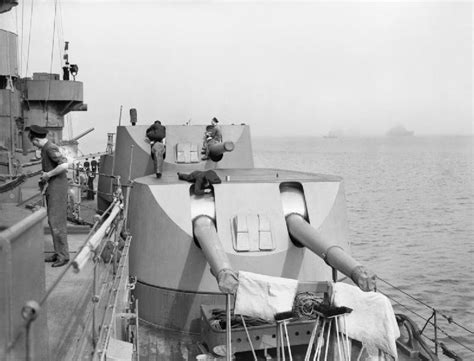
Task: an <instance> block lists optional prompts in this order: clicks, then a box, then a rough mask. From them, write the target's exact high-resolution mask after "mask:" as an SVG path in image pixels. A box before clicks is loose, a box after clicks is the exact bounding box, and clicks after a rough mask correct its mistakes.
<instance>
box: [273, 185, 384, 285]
mask: <svg viewBox="0 0 474 361" xmlns="http://www.w3.org/2000/svg"><path fill="white" fill-rule="evenodd" d="M282 200H283V208H284V213H285V217H286V225H287V227H288V232H289V234H290V236H291V237H292V239H293V240H295V241H296V242H298V243H300V244H301V245H302V246H304V247H306V248H308V249H309V250H311V251H312V252H314V253H315V254H317V255H318V256H319V257H321V258H322V259H323V260H324V261H325V262H326V263H327V264H328V265H329V266H331V267H333V268H334V269H336V270H338V271H339V272H341V273H343V274H344V275H346V276H347V277H350V278H351V279H352V281H354V283H355V284H356V285H358V286H359V288H360V289H361V290H363V291H374V290H375V288H376V284H375V281H376V275H375V274H374V273H373V272H371V271H370V270H368V269H367V268H366V267H364V266H363V265H362V264H360V263H359V262H358V261H356V260H355V259H354V258H352V257H351V256H350V255H349V254H348V253H346V252H345V251H344V249H343V248H342V247H341V246H339V245H337V244H334V243H333V242H331V241H330V240H329V239H327V238H325V237H324V236H323V235H322V234H321V233H320V232H318V231H317V230H316V229H315V228H314V227H313V226H311V224H309V223H308V222H307V221H306V219H305V217H306V214H307V212H306V204H305V199H304V195H303V194H302V192H301V191H300V190H299V189H297V188H294V187H286V188H284V189H282Z"/></svg>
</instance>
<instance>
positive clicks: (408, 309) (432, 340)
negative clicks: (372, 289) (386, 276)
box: [377, 277, 474, 353]
mask: <svg viewBox="0 0 474 361" xmlns="http://www.w3.org/2000/svg"><path fill="white" fill-rule="evenodd" d="M377 278H379V279H380V280H381V281H383V282H385V283H386V284H388V285H390V286H391V287H392V288H394V289H396V290H398V291H400V292H401V293H403V294H405V295H406V296H408V297H410V298H411V299H413V300H415V301H417V302H419V303H420V304H422V305H424V306H426V307H427V308H429V309H431V310H432V311H434V312H437V313H439V314H440V315H441V316H443V317H444V318H445V319H446V320H447V321H448V323H449V324H454V325H456V326H458V327H460V328H462V329H463V330H465V331H467V332H469V333H471V334H472V331H471V330H469V329H468V328H466V327H464V326H463V325H460V324H458V323H457V322H454V321H453V319H452V317H448V316H446V315H444V314H443V313H441V312H439V311H438V310H436V309H435V308H433V307H431V306H429V305H427V304H426V303H424V302H423V301H421V300H419V299H417V298H415V297H413V296H411V295H410V294H408V293H406V292H404V291H403V290H401V289H400V288H398V287H396V286H394V285H392V284H390V283H389V282H387V281H385V280H383V279H381V278H380V277H377ZM378 292H379V293H381V294H383V295H385V296H386V297H388V298H389V299H390V300H392V301H393V302H395V303H396V304H397V305H399V306H400V307H402V308H404V309H405V310H407V311H408V312H411V313H413V314H414V315H416V316H418V317H419V318H421V319H422V320H424V321H425V322H426V324H430V325H431V326H433V327H434V328H436V329H437V330H439V331H441V333H443V334H444V335H445V336H446V337H447V338H449V339H450V340H452V341H454V342H456V343H457V344H458V345H460V346H462V347H464V348H465V349H466V350H469V351H470V352H473V353H474V350H473V349H472V348H470V347H469V346H467V345H465V344H464V343H463V342H461V341H459V340H458V339H457V338H455V337H453V336H451V335H449V334H448V333H447V332H446V330H444V329H443V328H442V327H440V326H439V325H438V324H435V323H434V322H432V321H431V317H430V318H425V317H424V316H422V315H420V314H419V313H418V312H416V311H414V310H412V309H410V308H409V307H407V306H405V305H404V304H402V303H401V302H399V301H398V300H396V299H395V298H394V297H391V296H390V295H388V294H386V293H384V292H381V291H380V290H378ZM426 324H425V326H426ZM420 335H421V336H423V337H425V338H426V339H428V340H429V341H431V342H433V343H434V344H437V343H438V344H439V342H438V341H436V340H435V339H432V338H430V337H428V336H426V335H425V334H423V333H422V332H421V333H420Z"/></svg>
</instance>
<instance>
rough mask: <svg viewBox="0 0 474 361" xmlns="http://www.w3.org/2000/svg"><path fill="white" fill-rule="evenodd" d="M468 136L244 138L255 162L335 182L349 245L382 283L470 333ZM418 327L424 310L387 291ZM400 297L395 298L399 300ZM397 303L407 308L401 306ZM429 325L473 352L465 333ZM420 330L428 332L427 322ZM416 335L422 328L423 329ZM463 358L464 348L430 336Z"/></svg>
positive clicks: (472, 193)
mask: <svg viewBox="0 0 474 361" xmlns="http://www.w3.org/2000/svg"><path fill="white" fill-rule="evenodd" d="M473 146H474V138H473V137H469V136H465V137H463V136H459V137H416V136H415V137H402V138H390V137H378V138H377V137H374V138H322V137H320V138H286V139H285V138H254V141H253V147H254V152H255V158H254V159H255V166H258V167H265V168H285V169H291V170H298V171H310V172H315V173H324V174H335V175H339V176H342V177H343V178H344V186H345V191H346V199H347V213H348V219H349V228H350V233H349V234H350V241H351V248H352V252H353V255H354V257H355V258H357V259H358V260H360V261H361V262H362V263H363V264H365V265H367V266H368V267H369V268H371V269H372V270H374V271H375V272H376V273H377V275H378V276H379V277H380V278H382V279H383V280H385V281H388V282H389V283H391V284H393V285H395V286H397V287H399V288H400V289H401V290H402V291H403V292H406V293H408V294H410V295H411V296H413V297H415V298H416V299H418V300H420V301H422V302H424V303H425V304H427V305H429V306H431V307H433V308H435V309H437V310H438V311H440V313H441V314H443V315H446V316H451V317H452V318H453V319H454V321H455V322H457V323H459V324H461V325H463V326H464V327H466V328H467V329H468V330H470V331H473V330H474V272H473V271H474V266H473V264H474V179H473V173H474V172H473V169H474V168H473V158H474V152H473V149H474V148H473ZM378 288H379V290H380V291H382V292H384V293H386V294H387V295H388V296H389V297H391V298H393V299H394V300H395V301H392V304H393V305H394V308H395V310H396V311H397V312H403V313H405V314H406V315H407V316H409V317H410V318H412V319H413V320H414V321H416V322H417V324H418V325H419V326H420V328H422V327H423V325H424V323H425V321H424V319H425V320H426V319H427V318H429V317H430V316H431V314H432V310H431V309H429V308H426V307H424V306H423V305H422V304H419V303H416V302H414V301H413V300H412V299H410V298H408V297H406V296H404V295H403V294H402V293H400V292H398V291H395V290H393V289H390V287H389V286H388V285H387V284H385V283H384V282H382V281H379V282H378ZM401 296H403V297H401ZM397 302H399V303H402V304H403V305H405V306H408V308H409V310H407V309H404V308H403V307H402V306H400V305H398V304H397ZM437 318H438V321H439V323H438V325H439V326H440V327H441V328H442V329H443V330H444V331H445V332H446V333H449V335H451V336H453V337H455V339H456V340H457V341H458V342H459V343H462V344H463V345H465V346H467V347H469V348H470V349H471V350H474V335H473V334H472V333H470V332H469V331H466V330H464V329H462V328H459V327H456V326H455V325H453V324H449V323H448V322H447V321H446V319H445V318H443V316H442V315H440V314H438V315H437ZM425 332H426V336H427V337H429V338H433V333H432V328H431V327H429V326H428V327H427V329H426V331H425ZM425 332H424V333H425ZM439 337H440V339H441V341H442V342H444V343H445V344H449V345H450V348H451V349H452V350H454V351H455V352H456V353H458V354H459V355H462V356H463V357H464V359H465V360H474V351H469V350H466V349H465V348H464V347H462V345H460V344H459V343H456V341H455V340H449V339H448V338H447V337H446V335H445V334H443V332H442V331H441V332H439Z"/></svg>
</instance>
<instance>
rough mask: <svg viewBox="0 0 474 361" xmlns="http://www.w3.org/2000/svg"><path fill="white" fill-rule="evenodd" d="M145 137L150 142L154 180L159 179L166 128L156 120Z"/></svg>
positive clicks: (163, 156) (164, 149)
mask: <svg viewBox="0 0 474 361" xmlns="http://www.w3.org/2000/svg"><path fill="white" fill-rule="evenodd" d="M146 137H147V138H148V139H149V140H150V145H151V159H153V165H154V168H155V174H156V178H161V173H162V172H163V163H164V159H165V155H166V148H165V138H166V128H165V127H164V126H163V125H161V122H160V121H159V120H156V121H155V122H154V123H153V124H152V125H151V126H150V127H149V128H148V129H147V130H146Z"/></svg>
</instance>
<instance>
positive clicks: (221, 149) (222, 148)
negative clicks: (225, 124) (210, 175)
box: [208, 141, 235, 162]
mask: <svg viewBox="0 0 474 361" xmlns="http://www.w3.org/2000/svg"><path fill="white" fill-rule="evenodd" d="M208 147H209V158H210V159H211V160H212V161H213V162H219V161H220V160H221V159H222V157H223V156H224V153H225V152H232V151H233V150H234V147H235V146H234V142H231V141H227V142H222V143H216V144H210V145H208Z"/></svg>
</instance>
